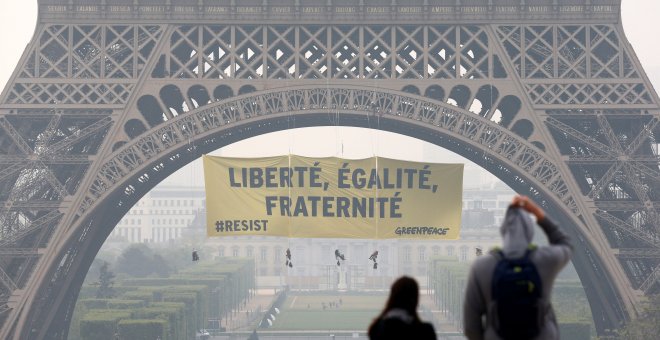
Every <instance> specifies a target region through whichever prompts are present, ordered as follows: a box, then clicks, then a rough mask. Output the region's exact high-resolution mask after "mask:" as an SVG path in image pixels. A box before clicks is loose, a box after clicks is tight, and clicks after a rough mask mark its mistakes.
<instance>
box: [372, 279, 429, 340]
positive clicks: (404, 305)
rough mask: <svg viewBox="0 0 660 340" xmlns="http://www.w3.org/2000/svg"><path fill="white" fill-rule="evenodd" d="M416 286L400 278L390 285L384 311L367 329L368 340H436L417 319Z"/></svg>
mask: <svg viewBox="0 0 660 340" xmlns="http://www.w3.org/2000/svg"><path fill="white" fill-rule="evenodd" d="M418 302H419V285H418V284H417V281H415V279H413V278H411V277H407V276H403V277H401V278H399V279H398V280H396V281H395V282H394V283H393V284H392V289H391V291H390V297H389V299H388V300H387V303H386V304H385V309H384V310H383V312H382V313H380V315H379V316H378V317H377V318H376V319H375V320H374V321H373V322H372V323H371V326H369V339H371V340H390V339H391V340H402V339H415V340H427V339H436V335H435V329H434V328H433V325H431V324H430V323H426V322H422V321H421V320H420V319H419V316H418V315H417V303H418Z"/></svg>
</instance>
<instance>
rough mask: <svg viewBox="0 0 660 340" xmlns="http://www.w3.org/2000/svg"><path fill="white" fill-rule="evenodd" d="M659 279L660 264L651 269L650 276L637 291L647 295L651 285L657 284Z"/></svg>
mask: <svg viewBox="0 0 660 340" xmlns="http://www.w3.org/2000/svg"><path fill="white" fill-rule="evenodd" d="M659 278H660V264H659V265H657V266H656V267H655V269H653V272H652V273H651V275H649V277H648V278H646V280H644V282H642V284H641V285H640V286H639V289H640V290H641V291H643V292H644V293H647V292H648V291H649V289H651V287H653V285H654V284H655V283H656V282H658V279H659Z"/></svg>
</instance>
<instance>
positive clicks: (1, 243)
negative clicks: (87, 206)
mask: <svg viewBox="0 0 660 340" xmlns="http://www.w3.org/2000/svg"><path fill="white" fill-rule="evenodd" d="M60 216H62V213H61V212H59V211H58V210H52V211H49V212H48V213H46V214H45V215H44V216H41V217H40V218H38V219H36V220H34V221H32V223H30V225H29V226H27V227H25V228H23V229H20V230H17V231H16V232H14V233H12V234H10V235H8V236H6V237H4V238H3V239H0V247H6V246H8V245H10V244H13V243H16V241H18V240H19V239H21V238H23V237H24V236H26V235H28V234H30V233H32V232H33V231H35V230H37V229H39V228H41V227H42V226H43V225H45V224H48V223H50V222H52V221H53V220H54V219H56V218H59V217H60Z"/></svg>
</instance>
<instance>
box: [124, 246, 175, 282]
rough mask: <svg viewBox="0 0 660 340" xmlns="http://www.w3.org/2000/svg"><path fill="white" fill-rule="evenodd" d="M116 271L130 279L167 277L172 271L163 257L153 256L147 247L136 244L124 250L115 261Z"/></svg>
mask: <svg viewBox="0 0 660 340" xmlns="http://www.w3.org/2000/svg"><path fill="white" fill-rule="evenodd" d="M116 269H117V271H118V272H120V273H126V274H128V275H129V276H132V277H147V276H150V275H154V274H155V275H157V276H160V277H167V276H169V274H170V272H171V271H172V270H171V268H170V266H169V265H168V264H167V261H166V260H165V259H164V258H163V256H161V255H158V254H154V253H153V251H152V250H151V249H149V248H148V247H147V246H145V245H142V244H138V245H133V246H130V247H128V248H126V249H125V250H124V252H122V254H121V255H120V256H119V258H118V259H117V265H116Z"/></svg>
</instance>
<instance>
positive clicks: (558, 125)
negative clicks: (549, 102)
mask: <svg viewBox="0 0 660 340" xmlns="http://www.w3.org/2000/svg"><path fill="white" fill-rule="evenodd" d="M546 123H547V124H548V125H549V126H550V127H553V128H555V129H557V130H559V131H560V132H563V133H565V134H566V135H568V136H569V137H570V138H573V139H575V140H577V141H579V142H582V143H584V144H586V145H588V146H591V147H592V148H594V149H596V150H598V151H600V152H602V153H603V154H605V155H612V154H618V153H617V152H616V150H613V149H612V148H611V147H609V146H607V145H605V144H603V143H601V142H599V141H597V140H596V139H595V138H593V137H591V136H588V135H585V134H584V133H582V132H580V131H578V130H576V129H574V128H573V127H571V126H570V125H568V124H565V123H563V122H561V121H559V120H558V119H556V118H553V117H548V118H547V119H546Z"/></svg>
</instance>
